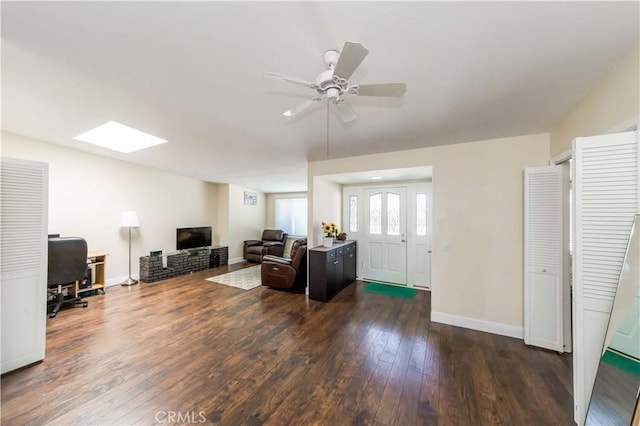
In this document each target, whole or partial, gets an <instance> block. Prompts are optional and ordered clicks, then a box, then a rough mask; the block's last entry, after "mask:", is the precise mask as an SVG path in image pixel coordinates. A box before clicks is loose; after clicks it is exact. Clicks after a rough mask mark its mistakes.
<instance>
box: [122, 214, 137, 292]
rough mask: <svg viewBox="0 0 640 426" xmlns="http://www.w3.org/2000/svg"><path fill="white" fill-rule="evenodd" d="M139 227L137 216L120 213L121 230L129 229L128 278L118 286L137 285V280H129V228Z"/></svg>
mask: <svg viewBox="0 0 640 426" xmlns="http://www.w3.org/2000/svg"><path fill="white" fill-rule="evenodd" d="M138 226H140V222H139V221H138V215H137V214H136V212H134V211H126V212H124V213H122V219H120V227H121V228H129V278H127V279H126V280H125V281H123V282H121V283H120V285H134V284H138V280H134V279H133V278H131V228H137V227H138Z"/></svg>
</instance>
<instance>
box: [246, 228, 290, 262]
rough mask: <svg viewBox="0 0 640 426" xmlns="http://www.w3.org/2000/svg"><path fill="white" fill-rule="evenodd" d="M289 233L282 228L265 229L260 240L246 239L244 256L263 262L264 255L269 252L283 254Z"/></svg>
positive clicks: (275, 254)
mask: <svg viewBox="0 0 640 426" xmlns="http://www.w3.org/2000/svg"><path fill="white" fill-rule="evenodd" d="M286 239H287V234H286V233H285V232H284V231H282V230H280V229H265V230H264V231H263V232H262V239H260V240H246V241H245V242H244V246H243V249H242V254H243V257H244V258H245V259H247V260H250V261H252V262H257V263H261V262H262V256H266V255H268V254H270V255H273V256H282V254H283V253H284V242H285V240H286Z"/></svg>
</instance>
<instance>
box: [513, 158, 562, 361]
mask: <svg viewBox="0 0 640 426" xmlns="http://www.w3.org/2000/svg"><path fill="white" fill-rule="evenodd" d="M563 171H564V168H563V166H545V167H527V168H526V169H525V192H524V193H525V215H524V225H525V229H524V241H525V247H524V256H525V260H524V263H525V276H524V284H525V295H524V342H525V343H526V344H527V345H533V346H539V347H542V348H546V349H551V350H554V351H558V352H562V351H563V346H564V336H563V317H564V315H563V308H564V304H563V296H564V295H563V275H564V273H563V272H564V271H563V256H564V253H563V247H564V246H565V241H564V240H565V239H567V240H568V237H566V233H565V229H564V228H565V226H564V223H565V220H566V218H565V217H564V216H563V214H564V213H566V211H565V209H563V206H564V205H566V204H567V200H566V199H568V195H567V191H568V187H569V182H568V176H566V173H565V174H564V175H563ZM563 177H564V179H563ZM565 198H566V199H565ZM565 237H566V238H565Z"/></svg>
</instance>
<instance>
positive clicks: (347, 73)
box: [333, 41, 369, 80]
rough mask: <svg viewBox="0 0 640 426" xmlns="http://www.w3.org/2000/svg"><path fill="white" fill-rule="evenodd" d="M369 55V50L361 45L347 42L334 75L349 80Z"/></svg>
mask: <svg viewBox="0 0 640 426" xmlns="http://www.w3.org/2000/svg"><path fill="white" fill-rule="evenodd" d="M368 54H369V50H368V49H367V48H366V47H364V46H363V45H361V44H360V43H353V42H351V41H345V42H344V46H343V47H342V52H340V58H339V59H338V63H337V64H336V67H335V69H334V70H333V75H337V76H339V77H342V78H343V79H345V80H349V77H351V74H353V72H354V71H355V70H356V68H358V66H359V65H360V64H361V63H362V61H363V60H364V58H365V57H366V56H367V55H368Z"/></svg>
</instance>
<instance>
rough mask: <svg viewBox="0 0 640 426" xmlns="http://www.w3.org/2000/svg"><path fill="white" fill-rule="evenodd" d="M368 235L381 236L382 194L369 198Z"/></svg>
mask: <svg viewBox="0 0 640 426" xmlns="http://www.w3.org/2000/svg"><path fill="white" fill-rule="evenodd" d="M369 233H370V234H378V235H379V234H382V193H380V192H378V193H377V194H374V195H371V196H369Z"/></svg>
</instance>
